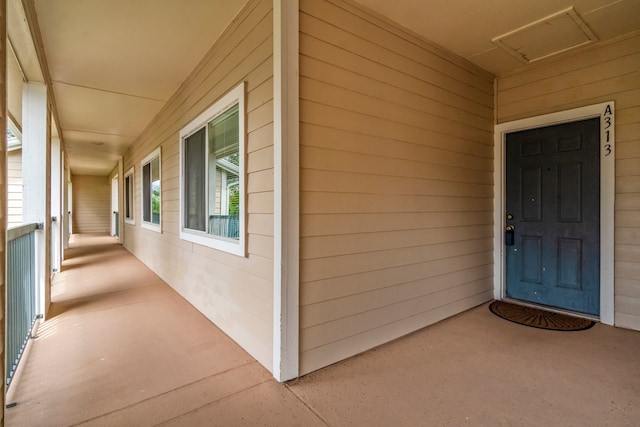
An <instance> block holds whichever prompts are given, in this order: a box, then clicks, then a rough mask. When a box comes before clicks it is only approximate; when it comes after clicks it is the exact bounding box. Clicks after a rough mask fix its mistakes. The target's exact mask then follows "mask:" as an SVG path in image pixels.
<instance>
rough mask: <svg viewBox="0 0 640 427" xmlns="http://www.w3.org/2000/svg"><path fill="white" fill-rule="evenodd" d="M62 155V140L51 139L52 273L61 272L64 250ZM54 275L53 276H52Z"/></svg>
mask: <svg viewBox="0 0 640 427" xmlns="http://www.w3.org/2000/svg"><path fill="white" fill-rule="evenodd" d="M61 181H62V153H61V150H60V139H59V138H51V272H52V273H55V272H57V271H60V260H61V258H62V256H61V249H62V221H63V218H62V217H63V211H62V194H61V190H62V185H61ZM52 275H53V274H52Z"/></svg>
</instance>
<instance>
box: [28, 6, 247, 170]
mask: <svg viewBox="0 0 640 427" xmlns="http://www.w3.org/2000/svg"><path fill="white" fill-rule="evenodd" d="M244 3H246V1H245V0H215V1H203V0H108V1H105V0H82V1H81V0H35V6H36V10H37V14H38V21H39V24H40V30H41V33H42V40H43V44H44V50H45V53H46V57H47V62H48V65H49V72H50V74H51V80H52V84H53V91H54V96H55V100H56V105H57V108H58V115H59V117H60V122H61V123H60V125H61V128H62V133H63V138H64V141H65V146H66V149H67V154H68V158H69V164H70V166H71V170H72V172H73V173H74V174H92V175H108V174H109V173H110V172H111V171H112V170H113V168H114V167H115V165H116V162H117V160H118V158H119V156H121V155H122V154H124V152H125V151H126V150H127V148H128V147H129V146H130V145H131V143H132V142H133V140H134V139H135V138H136V137H137V136H138V135H139V134H140V133H141V132H142V131H143V130H144V129H145V127H146V126H147V125H148V124H149V122H150V121H151V120H152V119H153V118H154V117H155V115H156V114H157V113H158V112H159V111H160V109H161V108H162V107H163V106H164V104H165V103H166V101H167V100H168V99H169V98H170V97H171V95H172V94H173V93H174V92H175V91H176V90H177V89H178V86H179V85H180V84H181V83H182V82H183V81H184V80H185V79H186V78H187V76H188V75H189V73H190V72H191V71H192V70H193V69H194V68H195V66H196V65H197V64H198V62H199V61H200V60H201V59H202V57H203V56H204V55H205V53H206V52H207V51H208V50H209V49H210V48H211V46H212V45H213V43H214V41H215V40H216V39H217V38H218V37H219V35H220V34H221V33H222V31H224V29H225V28H226V27H227V25H228V24H229V22H230V21H231V20H232V19H233V17H234V16H235V15H236V14H237V12H238V11H239V10H240V8H241V7H242V6H243V5H244Z"/></svg>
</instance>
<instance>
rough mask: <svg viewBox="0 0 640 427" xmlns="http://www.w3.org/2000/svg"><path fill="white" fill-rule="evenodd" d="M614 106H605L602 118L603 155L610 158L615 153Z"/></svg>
mask: <svg viewBox="0 0 640 427" xmlns="http://www.w3.org/2000/svg"><path fill="white" fill-rule="evenodd" d="M613 119H614V117H613V104H611V103H609V104H607V105H606V106H605V108H604V112H603V113H602V116H601V121H602V123H601V132H602V136H601V139H602V143H603V146H602V154H603V155H604V157H609V156H610V155H611V153H613V141H614V134H613V132H614V121H613Z"/></svg>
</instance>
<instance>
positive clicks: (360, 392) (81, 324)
mask: <svg viewBox="0 0 640 427" xmlns="http://www.w3.org/2000/svg"><path fill="white" fill-rule="evenodd" d="M52 299H53V306H52V313H51V316H50V318H49V319H48V320H47V321H46V322H44V323H43V324H42V325H40V327H39V329H38V331H37V336H38V338H36V339H35V340H32V342H31V344H30V348H29V349H28V353H27V355H26V360H24V361H23V363H22V366H21V369H20V370H19V372H18V374H17V377H16V378H15V379H14V382H13V383H12V385H11V387H10V389H9V394H8V396H7V402H8V403H10V402H15V403H17V406H15V407H13V408H9V409H6V418H5V420H6V423H7V425H8V426H72V425H87V426H148V425H167V426H316V425H317V426H323V425H329V426H440V425H453V426H458V425H470V426H474V425H487V426H496V425H505V426H529V425H530V426H540V425H546V426H604V425H609V426H637V425H640V333H638V332H633V331H628V330H623V329H616V328H612V327H608V326H603V325H600V324H598V325H596V326H595V327H593V328H591V329H589V330H586V331H581V332H549V331H542V330H538V329H532V328H526V327H523V326H519V325H515V324H512V323H509V322H507V321H504V320H501V319H499V318H497V317H495V316H493V315H492V314H491V313H489V311H488V310H487V307H486V305H483V306H481V307H478V308H476V309H473V310H470V311H468V312H466V313H463V314H461V315H459V316H456V317H454V318H451V319H448V320H446V321H443V322H440V323H439V324H436V325H434V326H431V327H429V328H425V329H423V330H421V331H418V332H416V333H414V334H412V335H410V336H408V337H405V338H402V339H399V340H397V341H394V342H393V343H390V344H387V345H384V346H382V347H379V348H376V349H374V350H372V351H369V352H367V353H364V354H362V355H359V356H356V357H353V358H351V359H349V360H346V361H344V362H341V363H338V364H335V365H333V366H330V367H328V368H325V369H323V370H320V371H318V372H315V373H312V374H310V375H307V376H305V377H303V378H301V379H298V380H296V381H293V382H290V383H288V384H286V385H285V384H279V383H277V382H276V381H275V380H273V379H272V377H271V375H270V373H269V372H268V371H267V370H266V369H264V368H263V367H262V366H260V365H259V364H258V363H257V362H256V361H255V360H253V359H252V358H251V357H250V356H249V355H248V354H247V353H246V352H245V351H244V350H242V349H241V348H240V347H238V346H237V345H236V344H235V343H234V342H233V341H232V340H230V339H229V338H228V337H227V336H226V335H225V334H224V333H222V332H221V331H220V330H219V329H218V328H216V327H215V326H214V325H213V324H212V323H211V322H209V321H208V320H207V319H205V318H204V317H203V316H202V315H201V314H200V313H199V312H197V311H196V310H195V309H193V308H192V307H191V306H190V305H189V304H188V303H187V302H186V301H185V300H184V299H182V298H181V297H180V296H179V295H177V294H176V293H175V292H174V291H173V290H172V289H171V288H170V287H169V286H168V285H166V284H165V283H164V282H163V281H162V280H160V278H158V277H157V276H156V275H155V274H153V273H152V272H151V271H150V270H148V269H147V268H146V267H145V266H144V265H143V264H141V263H140V262H139V261H138V260H137V259H136V258H135V257H133V256H132V255H131V254H129V253H128V252H127V251H126V250H124V249H123V248H122V247H121V246H120V245H118V244H116V243H115V240H114V239H113V238H111V237H108V236H96V235H76V236H74V240H73V245H72V249H71V250H69V251H68V252H67V260H66V261H65V262H64V264H63V268H62V271H61V272H60V273H59V274H58V275H57V276H56V278H55V281H54V284H53V287H52Z"/></svg>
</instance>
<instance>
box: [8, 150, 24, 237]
mask: <svg viewBox="0 0 640 427" xmlns="http://www.w3.org/2000/svg"><path fill="white" fill-rule="evenodd" d="M20 224H22V150H13V151H7V227H15V226H18V225H20Z"/></svg>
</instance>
